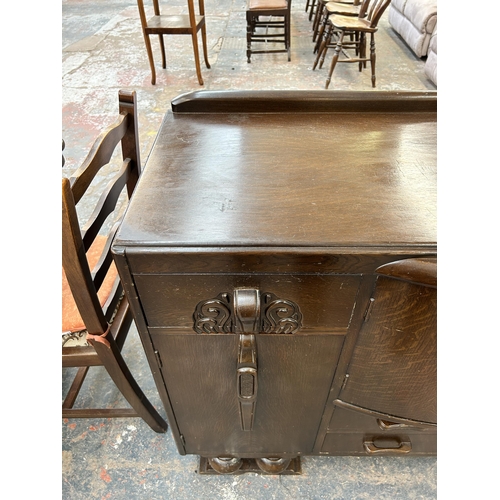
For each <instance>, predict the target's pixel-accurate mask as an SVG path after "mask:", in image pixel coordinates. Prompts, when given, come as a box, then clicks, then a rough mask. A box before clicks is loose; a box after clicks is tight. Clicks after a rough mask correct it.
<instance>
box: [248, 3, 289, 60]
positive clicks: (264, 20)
mask: <svg viewBox="0 0 500 500" xmlns="http://www.w3.org/2000/svg"><path fill="white" fill-rule="evenodd" d="M291 5H292V0H248V6H247V11H246V14H247V16H246V17H247V62H251V61H250V58H251V56H252V54H270V53H279V52H286V53H288V61H290V58H291V55H290V38H291V36H290V7H291ZM252 43H273V44H274V43H280V44H281V43H282V44H283V45H284V47H283V49H263V50H255V49H253V48H252Z"/></svg>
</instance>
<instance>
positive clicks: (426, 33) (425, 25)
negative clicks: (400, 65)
mask: <svg viewBox="0 0 500 500" xmlns="http://www.w3.org/2000/svg"><path fill="white" fill-rule="evenodd" d="M389 23H390V25H391V26H392V28H393V29H394V31H396V33H398V34H399V35H400V36H401V38H403V40H404V41H405V42H406V44H407V45H408V46H409V47H410V49H411V50H412V51H413V52H414V53H415V55H416V56H417V57H423V56H426V55H427V52H428V48H429V42H430V38H431V35H432V33H433V32H434V30H435V27H436V23H437V1H436V0H392V2H391V5H390V7H389Z"/></svg>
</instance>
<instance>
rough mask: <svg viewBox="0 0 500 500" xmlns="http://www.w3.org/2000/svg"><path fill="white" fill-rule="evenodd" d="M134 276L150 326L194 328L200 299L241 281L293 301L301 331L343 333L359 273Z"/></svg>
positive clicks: (350, 312)
mask: <svg viewBox="0 0 500 500" xmlns="http://www.w3.org/2000/svg"><path fill="white" fill-rule="evenodd" d="M135 282H136V287H137V291H138V293H139V295H140V296H141V298H142V301H143V308H144V314H145V317H146V320H147V323H148V326H150V327H174V328H178V327H185V328H188V329H189V330H191V332H192V333H194V330H193V321H194V320H193V314H194V311H195V309H196V306H197V304H198V303H199V302H201V301H204V300H208V299H212V298H213V297H215V296H217V295H218V294H219V293H222V292H230V293H232V291H233V289H235V288H237V287H245V288H257V289H259V290H261V291H262V292H272V293H274V294H276V295H278V296H279V297H282V298H286V299H288V300H291V301H293V302H295V303H296V304H297V305H298V306H299V308H300V310H301V312H302V315H303V320H302V325H303V327H302V328H301V330H300V332H302V331H307V330H308V329H313V330H314V329H316V330H323V331H325V332H329V331H332V330H333V331H336V332H337V333H342V334H345V333H346V330H347V326H348V325H349V321H350V318H351V315H352V309H353V307H354V302H355V297H356V293H357V290H358V287H359V282H360V276H358V275H354V276H350V275H341V276H336V275H332V276H311V275H299V276H295V275H292V274H288V275H286V274H283V275H275V276H267V275H250V276H239V275H236V276H231V275H228V276H214V275H189V274H183V275H136V276H135Z"/></svg>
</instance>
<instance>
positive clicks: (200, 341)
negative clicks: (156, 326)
mask: <svg viewBox="0 0 500 500" xmlns="http://www.w3.org/2000/svg"><path fill="white" fill-rule="evenodd" d="M152 338H153V343H154V345H155V347H156V349H158V350H159V351H161V353H162V363H163V367H162V373H163V376H164V379H165V384H166V387H167V390H168V395H169V399H170V401H171V403H172V407H173V409H174V412H175V415H176V419H177V422H178V425H179V431H180V432H181V433H182V435H183V436H184V439H185V442H186V451H187V453H195V454H200V455H203V456H218V455H224V454H237V455H238V456H243V457H244V456H245V455H246V456H260V455H262V454H264V456H266V455H265V454H266V453H267V454H268V453H272V454H276V455H278V456H280V455H281V454H284V453H285V454H286V453H295V454H296V453H297V452H305V453H306V452H308V451H311V450H312V447H313V445H314V440H315V437H316V433H317V430H318V425H319V421H320V418H321V414H322V411H323V407H324V405H325V402H326V398H327V396H328V389H329V387H330V384H331V381H332V377H333V373H334V370H335V366H336V362H337V359H338V356H339V353H340V349H341V346H342V342H343V338H342V337H339V336H318V337H297V336H280V335H275V336H273V335H262V334H261V335H256V341H257V352H258V362H257V364H258V383H259V391H258V398H257V402H256V413H255V421H254V425H253V430H252V431H243V430H241V426H240V416H239V410H238V398H237V387H236V365H237V359H238V338H239V337H238V335H207V336H197V337H193V336H186V335H166V336H165V335H153V337H152ZM304 359H306V360H307V361H308V362H307V364H306V365H304V362H303V360H304ZM269 456H274V455H269Z"/></svg>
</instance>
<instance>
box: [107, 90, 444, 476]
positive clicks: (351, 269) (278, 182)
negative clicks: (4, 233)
mask: <svg viewBox="0 0 500 500" xmlns="http://www.w3.org/2000/svg"><path fill="white" fill-rule="evenodd" d="M172 110H173V111H172V112H169V113H167V115H166V116H165V119H164V122H163V124H162V127H161V129H160V131H159V133H158V137H157V140H156V142H155V145H154V148H153V150H152V152H151V154H150V157H149V159H148V165H147V168H146V169H145V170H144V174H143V175H142V176H141V179H140V180H139V184H138V187H137V190H136V192H135V193H134V196H133V198H132V201H131V203H130V206H129V209H128V211H127V213H126V215H125V218H124V221H123V223H122V225H121V227H120V229H119V232H118V233H117V236H116V239H115V242H114V244H113V252H114V256H115V261H116V264H117V267H118V269H119V272H120V276H121V278H122V282H123V284H124V288H125V291H126V293H127V296H128V298H129V302H130V306H131V308H132V310H133V312H134V317H135V319H136V323H137V325H138V330H139V333H140V335H141V338H142V340H143V345H144V348H145V351H146V355H147V357H148V360H149V363H150V365H151V369H152V372H153V376H154V377H155V381H156V384H157V387H158V391H159V393H160V396H161V398H162V401H163V403H164V405H165V408H166V412H167V415H168V416H169V420H170V423H171V429H172V435H173V437H174V439H175V440H176V443H177V446H178V449H179V452H180V453H181V454H186V453H194V454H199V455H201V456H203V457H207V458H208V459H213V458H215V457H222V458H228V459H229V458H230V457H237V458H244V459H247V458H248V459H250V458H283V459H287V460H288V459H290V458H293V457H295V456H299V455H307V454H311V455H319V454H354V455H370V456H371V455H374V456H376V455H378V454H388V455H402V456H406V455H407V454H410V455H411V454H416V455H418V454H433V453H435V448H436V446H435V421H436V419H435V407H436V402H435V400H433V399H432V397H431V398H428V399H427V400H426V401H424V400H423V397H422V393H423V392H424V390H427V391H428V392H430V393H432V391H433V388H434V387H435V371H433V370H434V367H435V354H436V353H435V349H434V345H435V338H436V333H435V309H436V303H435V300H434V298H433V297H434V295H432V294H435V293H436V288H435V286H436V282H435V279H434V281H433V278H432V276H433V275H435V267H436V264H435V258H436V255H437V245H436V94H435V93H386V92H377V93H366V92H335V93H325V92H322V91H320V92H300V91H297V92H273V91H266V92H227V93H223V92H196V93H192V94H187V95H183V96H179V98H177V99H174V101H173V103H172ZM431 267H432V269H431ZM386 281H387V282H389V285H387V286H386V285H383V286H382V283H385V282H386ZM415 289H418V292H415V291H414V290H415ZM253 291H256V292H255V293H254V292H253ZM267 293H269V294H271V295H272V297H278V298H279V299H280V300H284V302H283V304H282V305H283V307H282V308H281V309H280V313H279V314H280V315H281V319H282V320H283V323H284V324H292V321H288V320H289V319H290V318H291V316H290V315H292V314H294V312H293V311H299V312H300V314H295V315H294V316H293V320H294V321H296V324H297V328H296V329H294V328H292V327H291V326H290V327H286V328H285V327H283V328H282V329H281V330H280V329H278V330H277V331H279V332H280V333H264V332H265V331H266V329H265V328H266V327H265V323H264V322H261V323H259V321H261V320H262V318H263V317H264V316H265V314H266V304H267V302H265V299H264V297H267V295H266V294H267ZM240 299H241V300H240ZM221 318H222V319H221ZM226 321H227V322H226ZM200 325H209V326H207V327H206V328H205V327H203V326H200ZM221 325H224V326H221ZM394 328H398V329H400V328H404V329H405V330H404V331H406V332H408V335H407V336H406V337H405V336H403V338H402V339H400V338H399V337H398V339H397V340H398V341H399V342H400V343H399V344H398V345H400V349H392V348H391V345H392V344H391V342H392V341H393V340H394V331H395V330H394ZM386 329H388V333H386V332H385V330H386ZM391 332H393V335H392V336H391ZM374 339H375V340H374ZM433 342H434V343H433ZM379 351H380V353H379V354H380V355H379V356H378V357H377V356H376V355H375V353H378V352H379ZM405 353H407V354H408V356H407V357H405V356H404V354H405ZM243 368H249V369H250V370H247V371H245V370H243ZM238 370H240V371H238ZM252 370H254V371H252ZM418 370H420V372H418ZM365 374H366V376H365ZM347 375H349V376H348V377H347ZM415 381H417V382H415ZM418 383H420V384H421V385H422V387H415V386H416V384H418ZM377 384H378V385H377ZM391 384H392V385H391ZM386 392H390V394H391V397H389V396H387V395H386ZM371 393H373V396H372V397H371V396H370V394H371ZM245 396H246V397H248V400H245V399H244V398H245ZM245 403H248V404H245ZM339 412H349V413H351V412H353V413H354V414H355V419H354V420H356V421H357V422H358V423H359V425H358V426H357V427H355V428H352V429H348V428H346V427H345V425H344V424H342V421H340V422H339V420H338V415H339ZM358 416H359V418H358ZM378 420H380V421H381V422H382V424H381V425H382V426H385V427H384V428H383V429H382V428H381V427H380V426H379V425H378V423H377V421H378ZM344 421H345V419H344ZM384 422H385V423H384ZM422 429H424V430H422ZM428 429H430V431H429V430H428ZM386 434H387V435H388V436H389V441H388V442H387V439H386V437H384V436H386ZM214 463H216V462H214ZM224 463H225V462H224V461H223V465H224ZM235 463H236V461H235ZM263 463H266V462H265V461H263ZM283 463H284V462H283ZM283 463H282V464H281V465H283ZM269 464H270V465H269ZM269 464H268V465H269V466H271V465H273V464H272V461H271V462H269ZM233 465H234V464H233ZM275 465H276V464H275ZM216 466H217V463H216ZM235 466H236V465H235ZM276 466H277V465H276Z"/></svg>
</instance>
